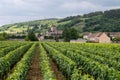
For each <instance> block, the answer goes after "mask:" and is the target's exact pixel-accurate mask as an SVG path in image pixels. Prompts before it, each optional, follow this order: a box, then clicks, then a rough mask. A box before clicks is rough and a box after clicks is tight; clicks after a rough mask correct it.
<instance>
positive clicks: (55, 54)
mask: <svg viewBox="0 0 120 80" xmlns="http://www.w3.org/2000/svg"><path fill="white" fill-rule="evenodd" d="M119 70H120V45H119V44H99V43H66V42H59V43H56V42H43V43H40V42H17V41H16V42H13V41H0V80H120V71H119Z"/></svg>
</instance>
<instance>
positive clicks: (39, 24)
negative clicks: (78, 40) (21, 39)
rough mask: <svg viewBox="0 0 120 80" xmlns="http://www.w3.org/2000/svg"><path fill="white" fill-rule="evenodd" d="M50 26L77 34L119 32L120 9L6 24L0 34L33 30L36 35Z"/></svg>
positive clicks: (23, 32)
mask: <svg viewBox="0 0 120 80" xmlns="http://www.w3.org/2000/svg"><path fill="white" fill-rule="evenodd" d="M52 25H55V26H57V28H58V29H60V30H63V29H65V28H75V29H77V30H78V31H79V32H96V31H102V32H119V31H120V9H113V10H108V11H104V12H102V11H98V12H92V13H88V14H84V15H77V16H70V17H66V18H62V19H57V18H52V19H44V20H35V21H28V22H22V23H15V24H8V25H3V26H2V27H0V33H2V32H6V33H15V34H16V33H17V34H26V32H27V31H28V29H33V30H34V31H35V32H36V33H45V31H46V30H48V29H49V28H50V27H51V26H52Z"/></svg>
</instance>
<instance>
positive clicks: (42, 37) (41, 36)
mask: <svg viewBox="0 0 120 80" xmlns="http://www.w3.org/2000/svg"><path fill="white" fill-rule="evenodd" d="M37 38H38V40H39V41H43V40H44V39H45V38H44V35H41V34H38V35H37Z"/></svg>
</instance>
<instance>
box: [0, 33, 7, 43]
mask: <svg viewBox="0 0 120 80" xmlns="http://www.w3.org/2000/svg"><path fill="white" fill-rule="evenodd" d="M8 38H9V35H8V34H7V33H1V34H0V40H2V41H3V40H7V39H8Z"/></svg>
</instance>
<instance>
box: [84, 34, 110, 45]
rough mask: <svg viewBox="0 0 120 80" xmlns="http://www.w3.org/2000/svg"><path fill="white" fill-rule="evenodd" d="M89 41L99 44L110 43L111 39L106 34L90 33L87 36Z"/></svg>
mask: <svg viewBox="0 0 120 80" xmlns="http://www.w3.org/2000/svg"><path fill="white" fill-rule="evenodd" d="M86 39H87V41H89V42H98V43H110V42H111V40H110V37H108V35H107V34H106V33H104V32H98V33H90V34H88V35H87V38H86Z"/></svg>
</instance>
